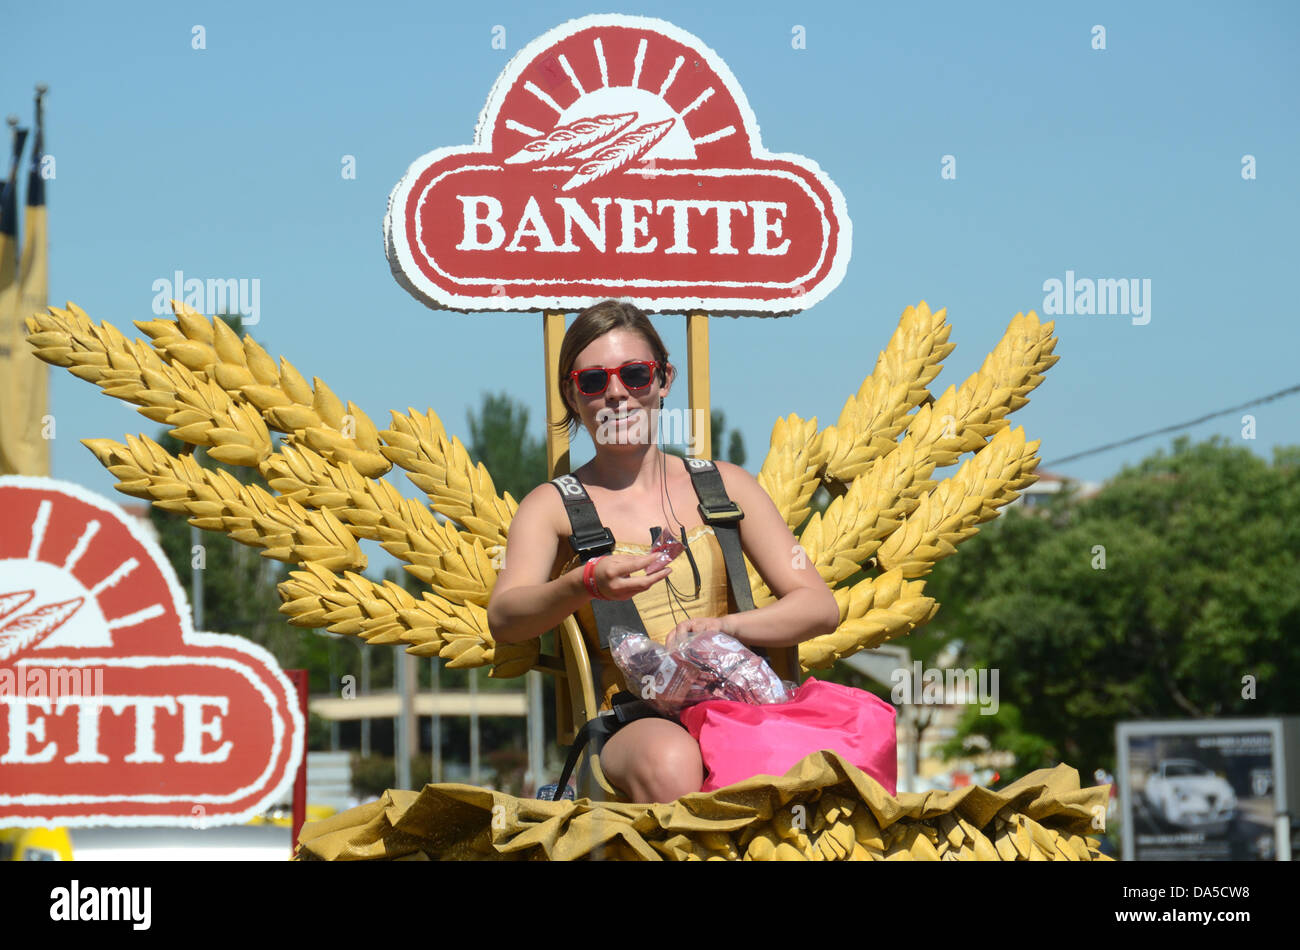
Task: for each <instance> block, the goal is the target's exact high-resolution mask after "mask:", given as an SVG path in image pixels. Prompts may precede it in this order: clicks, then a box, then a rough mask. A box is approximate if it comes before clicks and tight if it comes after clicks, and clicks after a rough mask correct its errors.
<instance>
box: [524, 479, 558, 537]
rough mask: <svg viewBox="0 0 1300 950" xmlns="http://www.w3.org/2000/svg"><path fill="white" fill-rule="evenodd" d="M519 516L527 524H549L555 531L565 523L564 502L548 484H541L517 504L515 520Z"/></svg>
mask: <svg viewBox="0 0 1300 950" xmlns="http://www.w3.org/2000/svg"><path fill="white" fill-rule="evenodd" d="M521 516H522V517H523V518H525V519H526V520H527V522H528V523H533V522H540V523H542V524H551V525H554V526H555V527H556V529H557V530H558V529H559V528H560V527H562V525H563V523H565V522H566V521H567V519H566V518H565V515H564V502H563V501H562V500H561V498H560V493H559V492H558V491H556V489H555V486H554V485H553V484H551V483H550V482H542V483H541V484H540V485H538V486H537V487H536V488H534V489H533V490H532V491H530V492H529V493H528V494H527V495H525V496H524V498H523V501H521V502H519V509H518V510H517V511H516V512H515V520H518V519H519V518H520V517H521Z"/></svg>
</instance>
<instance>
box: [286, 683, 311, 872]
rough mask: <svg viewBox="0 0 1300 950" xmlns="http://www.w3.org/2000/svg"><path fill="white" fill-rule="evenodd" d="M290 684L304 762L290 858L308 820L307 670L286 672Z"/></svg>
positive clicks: (295, 787) (297, 779)
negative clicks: (297, 710) (298, 712)
mask: <svg viewBox="0 0 1300 950" xmlns="http://www.w3.org/2000/svg"><path fill="white" fill-rule="evenodd" d="M284 672H285V674H286V675H287V676H288V677H289V682H291V683H293V688H294V692H296V693H297V698H298V706H299V707H300V708H301V709H302V721H303V725H304V728H303V731H302V761H301V762H299V763H298V774H297V775H296V776H294V780H293V815H292V817H291V818H290V822H291V825H292V830H291V831H290V832H289V857H291V858H292V857H293V853H294V851H295V850H296V849H297V847H298V836H299V835H300V834H301V833H302V826H303V823H304V822H305V821H306V820H307V729H306V728H305V727H306V723H307V691H308V688H309V682H308V680H309V675H308V673H307V671H306V670H285V671H284Z"/></svg>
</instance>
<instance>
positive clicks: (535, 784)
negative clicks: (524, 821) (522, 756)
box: [524, 670, 546, 797]
mask: <svg viewBox="0 0 1300 950" xmlns="http://www.w3.org/2000/svg"><path fill="white" fill-rule="evenodd" d="M527 687H528V784H529V786H530V787H527V788H525V789H524V795H526V796H530V797H531V796H533V795H536V794H537V790H538V789H539V788H541V787H542V786H543V785H545V784H546V782H545V777H546V746H545V745H544V744H543V740H542V729H543V726H544V723H545V720H544V719H543V718H542V674H541V673H538V672H537V671H536V670H531V671H530V672H529V673H528V678H527Z"/></svg>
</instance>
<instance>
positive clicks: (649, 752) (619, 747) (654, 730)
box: [600, 719, 704, 802]
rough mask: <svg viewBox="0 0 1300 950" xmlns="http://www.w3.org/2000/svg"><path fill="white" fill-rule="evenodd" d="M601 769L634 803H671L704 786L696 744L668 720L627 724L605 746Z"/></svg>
mask: <svg viewBox="0 0 1300 950" xmlns="http://www.w3.org/2000/svg"><path fill="white" fill-rule="evenodd" d="M600 766H601V769H602V770H603V771H604V773H605V777H606V778H608V779H609V780H610V782H612V783H613V784H614V786H615V787H617V788H618V789H620V790H621V791H622V792H624V793H625V794H626V795H627V796H628V797H629V798H631V799H632V801H634V802H673V801H676V800H677V799H679V798H681V797H682V796H683V795H689V794H691V793H692V792H698V791H699V790H700V786H701V785H703V784H704V762H703V760H702V759H701V758H700V745H699V743H698V742H696V741H695V740H694V739H693V738H691V734H690V733H689V732H687V731H686V730H685V729H683V728H682V727H681V726H679V725H677V723H675V722H671V721H670V720H667V719H638V720H636V721H635V722H630V723H628V724H627V725H626V726H624V727H623V728H622V729H620V730H619V731H618V732H616V733H614V735H613V736H611V737H610V739H609V740H608V741H607V742H606V743H605V748H604V750H603V751H602V752H601V753H600Z"/></svg>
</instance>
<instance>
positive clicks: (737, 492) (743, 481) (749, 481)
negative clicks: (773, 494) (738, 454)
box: [713, 459, 767, 508]
mask: <svg viewBox="0 0 1300 950" xmlns="http://www.w3.org/2000/svg"><path fill="white" fill-rule="evenodd" d="M713 464H714V465H715V466H717V469H718V474H719V475H721V476H722V484H723V485H725V486H726V488H727V494H728V496H730V498H731V500H732V501H734V502H736V504H738V505H740V506H741V507H742V508H743V507H744V506H745V502H744V499H746V498H748V499H750V500H751V501H752V500H753V499H754V497H755V495H754V493H755V492H758V493H760V494H762V495H763V496H764V497H766V495H767V493H766V492H764V491H763V486H762V485H760V484H759V483H758V479H756V478H755V477H754V476H753V475H751V474H749V472H747V471H745V470H744V469H743V468H741V467H740V466H739V465H735V464H733V463H732V462H724V461H722V460H721V459H716V460H715V461H714V463H713Z"/></svg>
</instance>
